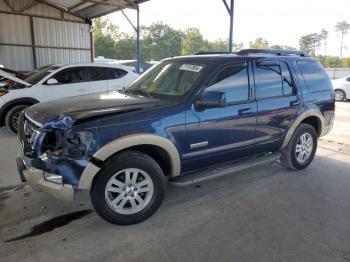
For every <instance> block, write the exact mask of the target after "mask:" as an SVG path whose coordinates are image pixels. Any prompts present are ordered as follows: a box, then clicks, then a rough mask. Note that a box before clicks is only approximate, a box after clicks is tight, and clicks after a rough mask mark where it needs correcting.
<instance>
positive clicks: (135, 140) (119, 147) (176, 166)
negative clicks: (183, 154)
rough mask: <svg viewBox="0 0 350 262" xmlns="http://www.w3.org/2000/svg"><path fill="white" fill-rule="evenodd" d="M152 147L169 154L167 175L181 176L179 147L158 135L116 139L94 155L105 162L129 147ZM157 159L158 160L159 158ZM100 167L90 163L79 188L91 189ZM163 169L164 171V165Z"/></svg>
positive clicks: (147, 148) (134, 148) (130, 136)
mask: <svg viewBox="0 0 350 262" xmlns="http://www.w3.org/2000/svg"><path fill="white" fill-rule="evenodd" d="M152 147H155V148H158V149H160V150H161V152H165V153H166V154H167V155H166V158H165V159H167V160H168V161H169V164H170V168H169V170H168V171H169V172H168V174H167V175H169V176H171V177H176V176H179V175H180V171H181V160H180V155H179V153H178V150H177V148H176V147H175V145H174V144H173V143H172V142H171V141H170V140H169V139H167V138H164V137H161V136H158V135H152V134H135V135H129V136H126V137H122V138H119V139H116V140H114V141H112V142H110V143H108V144H106V145H105V146H103V147H102V148H100V149H99V150H98V151H97V152H96V153H95V154H94V155H93V157H94V158H95V159H97V161H101V162H105V161H107V160H108V159H109V158H110V157H111V156H113V155H115V154H117V153H119V152H121V151H124V150H127V149H131V150H139V151H141V152H146V153H147V150H149V149H151V148H152ZM151 157H152V155H151ZM153 157H154V156H153ZM155 160H156V161H157V159H155ZM157 162H158V161H157ZM160 166H161V167H162V164H160ZM100 169H101V168H100V167H98V166H96V165H95V164H93V163H89V164H88V166H87V167H86V168H85V170H84V172H83V173H82V175H81V177H80V181H79V185H78V188H79V189H90V188H91V185H92V183H93V181H94V178H95V176H96V175H97V174H98V172H99V171H100ZM162 169H163V171H164V166H163V167H162Z"/></svg>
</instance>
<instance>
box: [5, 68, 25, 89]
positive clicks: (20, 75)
mask: <svg viewBox="0 0 350 262" xmlns="http://www.w3.org/2000/svg"><path fill="white" fill-rule="evenodd" d="M0 69H1V71H4V72H6V73H9V74H11V75H13V76H15V77H17V78H19V79H22V80H24V79H25V78H27V75H25V74H23V73H21V72H17V71H15V70H12V69H9V68H5V67H1V65H0ZM9 84H13V81H12V80H8V79H7V78H6V77H2V76H0V87H3V86H7V85H9Z"/></svg>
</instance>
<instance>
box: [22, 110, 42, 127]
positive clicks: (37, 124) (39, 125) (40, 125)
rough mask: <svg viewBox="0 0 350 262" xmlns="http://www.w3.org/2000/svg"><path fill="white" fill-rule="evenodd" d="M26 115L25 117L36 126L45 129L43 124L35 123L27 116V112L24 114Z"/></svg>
mask: <svg viewBox="0 0 350 262" xmlns="http://www.w3.org/2000/svg"><path fill="white" fill-rule="evenodd" d="M24 115H25V117H26V118H27V119H28V120H29V121H30V122H32V123H33V124H34V125H36V126H38V127H39V128H42V127H43V125H42V124H41V123H39V122H37V121H35V120H34V119H33V118H31V117H29V116H28V115H27V111H25V112H24Z"/></svg>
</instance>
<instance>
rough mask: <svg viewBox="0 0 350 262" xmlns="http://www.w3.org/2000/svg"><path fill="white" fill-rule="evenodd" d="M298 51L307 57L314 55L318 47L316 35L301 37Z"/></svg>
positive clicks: (318, 38)
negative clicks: (307, 55)
mask: <svg viewBox="0 0 350 262" xmlns="http://www.w3.org/2000/svg"><path fill="white" fill-rule="evenodd" d="M299 45H300V49H301V50H303V51H305V52H307V53H308V54H309V55H312V56H315V55H316V48H317V47H319V46H320V37H319V35H318V34H317V33H311V34H307V35H303V36H302V37H301V38H300V39H299Z"/></svg>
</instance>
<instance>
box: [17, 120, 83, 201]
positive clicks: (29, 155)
mask: <svg viewBox="0 0 350 262" xmlns="http://www.w3.org/2000/svg"><path fill="white" fill-rule="evenodd" d="M28 121H29V120H28V119H26V117H25V115H24V114H22V115H21V117H20V120H19V134H18V135H19V156H18V158H17V159H16V163H17V168H18V173H19V175H20V177H21V180H22V181H23V182H28V184H29V185H30V186H31V187H32V188H33V189H34V190H37V191H42V192H45V193H47V194H49V195H50V196H52V197H54V198H57V199H61V200H66V201H73V200H75V198H76V196H77V193H81V190H80V189H78V184H79V180H80V176H81V174H82V173H83V172H84V170H85V168H86V166H88V165H89V163H90V162H89V159H88V158H87V157H84V158H82V159H81V158H76V159H75V158H72V157H68V156H65V155H54V154H52V155H50V150H47V148H45V147H43V144H44V143H45V142H44V141H45V136H46V134H48V132H49V131H48V129H47V127H45V126H44V127H39V128H38V127H36V128H34V131H31V132H29V131H28V130H25V129H26V128H27V129H28V123H27V122H28ZM79 146H80V145H77V146H76V148H78V149H79ZM71 147H72V145H71ZM74 147H75V145H74V146H73V147H72V148H73V150H74ZM43 150H44V151H43Z"/></svg>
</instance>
